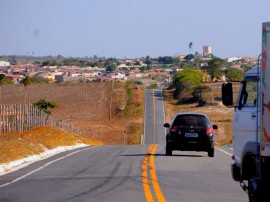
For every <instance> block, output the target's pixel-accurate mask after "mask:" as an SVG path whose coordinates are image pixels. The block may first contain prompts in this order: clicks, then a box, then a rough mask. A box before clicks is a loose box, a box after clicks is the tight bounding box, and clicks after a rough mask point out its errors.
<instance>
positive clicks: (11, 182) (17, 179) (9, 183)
mask: <svg viewBox="0 0 270 202" xmlns="http://www.w3.org/2000/svg"><path fill="white" fill-rule="evenodd" d="M96 147H98V146H95V147H87V148H85V149H80V150H77V151H75V152H72V153H70V154H67V155H65V156H63V157H60V158H58V159H55V160H53V161H50V162H48V163H46V164H44V165H42V166H41V167H39V168H37V169H35V170H32V171H31V172H29V173H26V174H25V175H22V176H21V177H18V178H16V179H14V180H12V181H10V182H8V183H5V184H2V185H0V188H2V187H5V186H8V185H11V184H13V183H15V182H18V181H20V180H22V179H23V178H26V177H27V176H29V175H31V174H33V173H35V172H37V171H39V170H42V169H43V168H46V167H47V166H49V165H51V164H52V163H54V162H57V161H60V160H62V159H64V158H67V157H69V156H72V155H74V154H76V153H78V152H81V151H85V150H88V149H94V148H96Z"/></svg>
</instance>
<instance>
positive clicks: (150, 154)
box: [142, 144, 166, 202]
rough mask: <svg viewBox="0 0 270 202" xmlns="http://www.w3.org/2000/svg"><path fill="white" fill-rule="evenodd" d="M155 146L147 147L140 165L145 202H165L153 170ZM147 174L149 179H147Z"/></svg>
mask: <svg viewBox="0 0 270 202" xmlns="http://www.w3.org/2000/svg"><path fill="white" fill-rule="evenodd" d="M157 146H158V145H157V144H152V145H150V146H149V148H148V150H147V152H146V154H145V156H144V160H143V163H142V184H143V188H144V193H145V197H146V200H147V201H148V202H152V201H155V200H158V201H166V200H165V198H164V196H163V194H162V192H161V189H160V187H159V184H158V180H157V175H156V170H155V156H154V154H155V152H156V149H157ZM148 174H149V177H148ZM150 186H151V187H152V188H153V189H154V191H155V195H153V193H152V192H151V189H150Z"/></svg>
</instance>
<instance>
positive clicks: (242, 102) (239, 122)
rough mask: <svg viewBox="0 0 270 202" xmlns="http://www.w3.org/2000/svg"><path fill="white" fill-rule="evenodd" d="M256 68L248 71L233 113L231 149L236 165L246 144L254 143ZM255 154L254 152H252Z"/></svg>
mask: <svg viewBox="0 0 270 202" xmlns="http://www.w3.org/2000/svg"><path fill="white" fill-rule="evenodd" d="M257 82H258V73H257V68H252V69H250V70H248V71H247V72H246V74H245V77H244V82H243V83H242V86H241V88H240V90H239V96H238V100H237V106H238V107H236V108H235V111H234V116H233V122H232V129H233V148H234V157H235V162H236V163H237V164H239V163H241V160H242V158H243V155H244V154H245V152H246V151H245V150H244V147H245V145H246V144H247V143H250V142H256V135H255V134H256V131H257V127H258V126H257V104H258V102H257V99H258V98H257ZM254 152H256V150H255V151H254Z"/></svg>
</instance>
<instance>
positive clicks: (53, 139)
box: [0, 127, 102, 163]
mask: <svg viewBox="0 0 270 202" xmlns="http://www.w3.org/2000/svg"><path fill="white" fill-rule="evenodd" d="M79 143H84V144H88V145H102V142H100V141H97V140H93V139H90V138H84V137H81V136H79V135H78V134H76V133H73V132H69V131H66V130H63V129H61V128H53V127H40V128H35V129H32V130H29V131H28V132H25V133H9V134H0V153H1V155H0V163H6V162H10V161H14V160H18V159H21V158H24V157H27V156H31V155H35V154H39V153H41V152H44V151H46V150H49V149H54V148H56V147H59V146H73V145H76V144H79Z"/></svg>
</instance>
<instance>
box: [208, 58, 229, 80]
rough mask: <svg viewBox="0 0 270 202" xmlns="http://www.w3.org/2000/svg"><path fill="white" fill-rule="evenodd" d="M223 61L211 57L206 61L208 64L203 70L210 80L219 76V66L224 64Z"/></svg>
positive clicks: (220, 74) (220, 73)
mask: <svg viewBox="0 0 270 202" xmlns="http://www.w3.org/2000/svg"><path fill="white" fill-rule="evenodd" d="M224 63H225V61H224V60H222V59H220V58H213V59H212V60H210V61H209V62H208V66H206V67H204V70H206V71H207V73H208V74H209V76H210V77H211V81H213V80H214V78H220V77H221V76H222V72H221V70H220V68H221V67H223V66H224Z"/></svg>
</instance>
